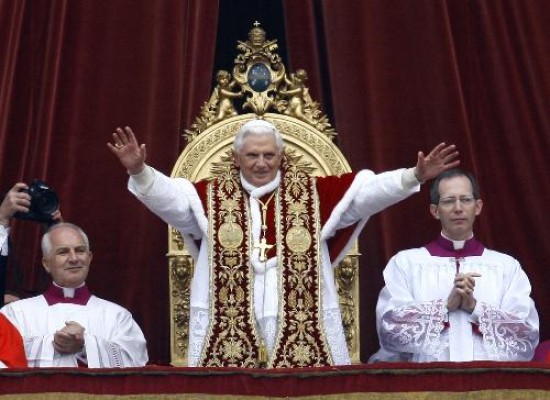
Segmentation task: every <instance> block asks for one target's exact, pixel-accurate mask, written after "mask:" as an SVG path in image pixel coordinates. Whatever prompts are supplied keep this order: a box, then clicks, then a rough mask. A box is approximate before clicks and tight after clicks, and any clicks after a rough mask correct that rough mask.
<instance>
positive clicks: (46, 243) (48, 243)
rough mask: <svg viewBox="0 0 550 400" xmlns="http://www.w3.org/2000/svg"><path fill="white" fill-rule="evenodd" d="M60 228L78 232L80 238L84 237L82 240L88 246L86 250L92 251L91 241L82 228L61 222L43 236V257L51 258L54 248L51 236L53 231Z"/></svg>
mask: <svg viewBox="0 0 550 400" xmlns="http://www.w3.org/2000/svg"><path fill="white" fill-rule="evenodd" d="M60 228H70V229H73V230H75V231H76V232H78V233H79V234H80V236H82V239H84V243H85V244H86V249H87V250H88V251H89V250H90V241H89V240H88V235H86V233H84V231H83V230H82V228H80V227H79V226H77V225H75V224H71V223H70V222H59V223H57V224H54V225H52V226H51V227H49V228H48V230H47V231H46V233H44V235H43V236H42V256H43V257H46V256H49V255H50V253H51V251H52V247H53V246H52V239H51V237H50V236H51V235H50V234H51V233H52V232H53V231H55V230H57V229H60Z"/></svg>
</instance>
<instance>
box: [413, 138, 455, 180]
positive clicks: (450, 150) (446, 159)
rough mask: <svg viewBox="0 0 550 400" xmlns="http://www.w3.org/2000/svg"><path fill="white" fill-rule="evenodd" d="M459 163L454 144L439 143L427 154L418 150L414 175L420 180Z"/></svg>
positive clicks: (429, 177)
mask: <svg viewBox="0 0 550 400" xmlns="http://www.w3.org/2000/svg"><path fill="white" fill-rule="evenodd" d="M459 164H460V160H459V159H458V151H457V150H456V146H455V145H454V144H451V145H448V146H447V145H446V144H445V143H439V144H438V145H437V146H435V147H434V148H433V149H432V151H430V152H429V153H428V155H427V156H425V155H424V153H423V152H421V151H419V152H418V161H417V163H416V169H415V175H416V179H418V180H419V181H420V182H425V181H427V180H429V179H432V178H435V177H436V176H437V175H439V174H440V173H442V172H443V171H446V170H448V169H451V168H454V167H456V166H458V165H459Z"/></svg>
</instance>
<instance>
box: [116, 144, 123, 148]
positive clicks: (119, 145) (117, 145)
mask: <svg viewBox="0 0 550 400" xmlns="http://www.w3.org/2000/svg"><path fill="white" fill-rule="evenodd" d="M123 146H124V145H123V144H122V143H115V147H116V148H117V149H121V148H122V147H123Z"/></svg>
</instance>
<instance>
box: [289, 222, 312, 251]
mask: <svg viewBox="0 0 550 400" xmlns="http://www.w3.org/2000/svg"><path fill="white" fill-rule="evenodd" d="M286 244H287V246H288V248H289V249H290V251H292V252H294V253H305V252H306V251H307V250H308V249H309V247H310V246H311V234H310V233H309V231H308V230H307V229H306V228H304V227H303V226H293V227H292V228H290V229H289V230H288V232H287V233H286Z"/></svg>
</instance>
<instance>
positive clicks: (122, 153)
mask: <svg viewBox="0 0 550 400" xmlns="http://www.w3.org/2000/svg"><path fill="white" fill-rule="evenodd" d="M113 142H114V144H112V143H107V147H109V150H111V152H112V153H113V154H114V155H116V156H117V157H118V159H119V161H120V163H121V164H122V165H123V166H124V167H125V168H126V169H127V170H128V173H129V174H130V175H136V174H139V173H140V172H141V171H143V168H145V158H146V155H147V152H146V149H145V144H141V145H140V144H138V141H137V139H136V136H135V135H134V132H132V129H131V128H130V127H128V126H127V127H125V128H124V130H122V128H116V131H115V132H114V133H113Z"/></svg>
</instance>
